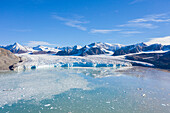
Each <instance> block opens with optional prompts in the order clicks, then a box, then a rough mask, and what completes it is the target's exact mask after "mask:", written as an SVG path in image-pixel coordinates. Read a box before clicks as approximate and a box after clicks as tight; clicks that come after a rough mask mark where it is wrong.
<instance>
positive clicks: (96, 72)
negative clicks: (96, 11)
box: [0, 67, 170, 113]
mask: <svg viewBox="0 0 170 113" xmlns="http://www.w3.org/2000/svg"><path fill="white" fill-rule="evenodd" d="M92 112H93V113H170V73H169V72H163V71H161V70H156V69H150V68H139V67H138V68H131V69H128V70H120V71H116V70H114V69H112V68H54V69H38V70H30V71H24V72H4V73H0V113H92Z"/></svg>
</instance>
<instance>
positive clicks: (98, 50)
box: [80, 48, 105, 56]
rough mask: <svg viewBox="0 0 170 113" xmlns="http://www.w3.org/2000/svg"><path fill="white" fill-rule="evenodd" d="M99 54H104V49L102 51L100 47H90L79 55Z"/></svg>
mask: <svg viewBox="0 0 170 113" xmlns="http://www.w3.org/2000/svg"><path fill="white" fill-rule="evenodd" d="M99 54H105V52H104V51H102V50H101V49H100V48H90V49H88V50H87V51H86V50H85V51H83V52H82V53H81V54H80V56H86V55H99Z"/></svg>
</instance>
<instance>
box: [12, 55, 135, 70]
mask: <svg viewBox="0 0 170 113" xmlns="http://www.w3.org/2000/svg"><path fill="white" fill-rule="evenodd" d="M18 56H20V57H22V58H23V59H24V62H22V63H18V64H17V66H16V68H15V70H28V69H41V68H56V67H67V68H73V67H96V68H97V67H112V68H115V69H117V68H121V67H131V66H132V65H131V63H129V62H128V61H125V60H124V59H121V58H120V57H113V56H108V55H92V56H85V57H81V56H55V55H46V54H45V55H30V54H27V53H25V54H18Z"/></svg>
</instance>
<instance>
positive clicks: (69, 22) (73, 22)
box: [52, 15, 88, 31]
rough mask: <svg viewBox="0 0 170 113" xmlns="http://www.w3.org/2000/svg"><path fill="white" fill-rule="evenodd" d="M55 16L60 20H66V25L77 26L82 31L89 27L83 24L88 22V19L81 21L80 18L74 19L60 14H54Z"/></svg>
mask: <svg viewBox="0 0 170 113" xmlns="http://www.w3.org/2000/svg"><path fill="white" fill-rule="evenodd" d="M52 17H53V18H55V19H57V20H60V21H64V22H65V23H64V24H65V25H67V26H70V27H75V28H77V29H80V30H82V31H86V30H87V28H86V27H84V26H82V24H86V23H88V22H87V21H80V20H76V19H75V20H73V19H67V18H64V17H61V16H58V15H52Z"/></svg>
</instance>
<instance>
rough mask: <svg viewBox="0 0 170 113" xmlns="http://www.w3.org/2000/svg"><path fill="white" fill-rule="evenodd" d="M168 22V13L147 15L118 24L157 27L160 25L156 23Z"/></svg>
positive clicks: (169, 20) (169, 19)
mask: <svg viewBox="0 0 170 113" xmlns="http://www.w3.org/2000/svg"><path fill="white" fill-rule="evenodd" d="M163 22H164V23H166V22H170V17H169V15H168V14H166V13H162V14H155V15H147V16H144V17H143V18H137V19H133V20H130V21H128V22H127V23H126V24H123V25H118V26H119V27H136V28H149V29H153V28H157V27H159V26H157V25H155V24H156V23H163Z"/></svg>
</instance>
